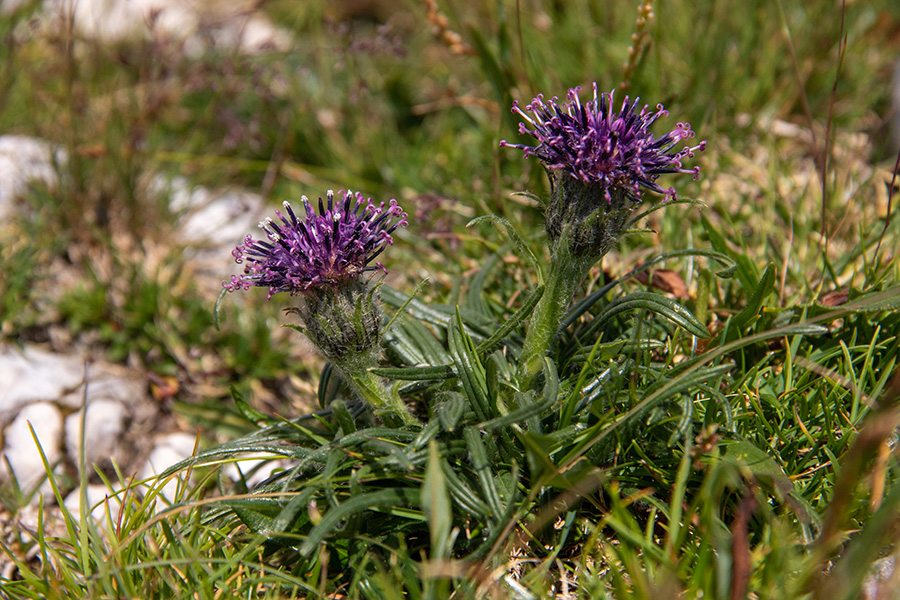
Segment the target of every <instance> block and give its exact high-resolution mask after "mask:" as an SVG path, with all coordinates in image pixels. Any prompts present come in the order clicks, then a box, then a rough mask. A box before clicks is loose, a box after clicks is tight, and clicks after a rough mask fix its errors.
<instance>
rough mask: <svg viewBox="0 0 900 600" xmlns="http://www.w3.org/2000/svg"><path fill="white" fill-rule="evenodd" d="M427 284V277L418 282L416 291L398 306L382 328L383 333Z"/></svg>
mask: <svg viewBox="0 0 900 600" xmlns="http://www.w3.org/2000/svg"><path fill="white" fill-rule="evenodd" d="M427 283H428V278H427V277H426V278H425V279H423V280H422V281H420V282H419V285H417V286H416V289H415V290H413V293H412V295H411V296H410V297H409V298H408V299H407V300H406V302H404V303H403V304H401V305H400V308H399V309H397V312H396V313H394V316H393V317H391V320H390V321H388V324H387V325H385V327H384V331H385V332H387V331H390V329H391V326H392V325H393V324H394V321H395V320H396V319H397V317H399V316H400V315H402V314H403V311H404V310H406V307H407V306H408V305H409V303H410V302H412V301H413V300H414V299H415V297H416V296H418V295H419V294H420V293H421V292H422V288H424V287H425V284H427ZM379 285H380V284H379Z"/></svg>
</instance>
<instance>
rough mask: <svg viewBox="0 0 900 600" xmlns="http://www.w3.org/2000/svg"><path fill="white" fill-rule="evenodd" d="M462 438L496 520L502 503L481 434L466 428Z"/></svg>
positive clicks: (483, 493)
mask: <svg viewBox="0 0 900 600" xmlns="http://www.w3.org/2000/svg"><path fill="white" fill-rule="evenodd" d="M463 436H464V437H465V440H466V447H467V448H468V449H469V455H470V456H471V457H472V467H473V468H474V469H475V474H476V476H477V477H478V482H479V483H480V484H481V492H482V495H483V496H484V499H485V501H486V503H487V505H488V507H490V510H491V512H492V513H493V516H494V518H495V519H496V518H498V517H500V515H502V514H503V503H502V502H501V501H500V494H499V493H498V492H497V486H496V484H495V482H494V478H493V473H492V471H491V466H490V462H489V461H488V458H487V452H486V451H485V449H484V442H483V441H482V439H481V432H480V431H479V430H478V429H477V428H475V427H466V428H465V429H464V430H463Z"/></svg>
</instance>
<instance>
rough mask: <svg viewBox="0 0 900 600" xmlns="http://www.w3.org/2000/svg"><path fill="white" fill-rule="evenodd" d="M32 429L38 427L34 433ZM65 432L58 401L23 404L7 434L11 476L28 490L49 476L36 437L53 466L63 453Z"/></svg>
mask: <svg viewBox="0 0 900 600" xmlns="http://www.w3.org/2000/svg"><path fill="white" fill-rule="evenodd" d="M29 425H30V427H29ZM31 429H34V437H32V434H31ZM62 434H63V418H62V414H61V413H60V411H59V409H58V408H56V407H55V406H54V405H52V404H50V403H47V402H38V403H35V404H29V405H28V406H26V407H25V408H23V409H22V410H21V411H20V412H19V415H18V416H17V417H16V418H15V420H14V421H13V422H12V424H11V425H10V426H9V427H7V428H6V432H5V435H4V442H5V443H4V448H3V455H4V457H5V458H6V460H7V461H8V462H9V466H10V467H11V468H12V473H8V474H7V476H10V475H11V476H13V477H15V479H16V481H17V482H18V485H19V487H20V488H21V489H22V490H23V491H25V492H26V493H28V492H30V491H32V490H33V489H34V487H35V486H36V485H37V484H38V482H40V481H41V480H42V479H43V478H44V477H45V476H46V470H45V469H44V463H43V461H42V460H41V452H40V451H39V450H38V447H37V445H36V444H35V439H34V438H37V442H38V443H39V444H40V448H41V450H43V453H44V455H45V456H46V458H47V462H48V463H49V464H50V465H51V466H53V465H54V464H55V463H56V462H57V461H58V460H59V458H60V456H61V455H62V449H61V447H62ZM43 489H46V488H42V491H43Z"/></svg>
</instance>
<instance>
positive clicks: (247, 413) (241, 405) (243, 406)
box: [229, 386, 278, 425]
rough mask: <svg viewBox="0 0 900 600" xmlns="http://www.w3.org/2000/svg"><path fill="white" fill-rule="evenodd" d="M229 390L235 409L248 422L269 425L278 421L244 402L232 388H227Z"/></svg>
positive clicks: (241, 396) (239, 394)
mask: <svg viewBox="0 0 900 600" xmlns="http://www.w3.org/2000/svg"><path fill="white" fill-rule="evenodd" d="M229 389H230V390H231V397H232V399H233V400H234V403H235V405H236V406H237V409H238V410H239V411H240V413H241V414H242V415H243V416H244V418H245V419H247V420H248V421H252V422H253V423H256V424H257V425H270V424H272V423H275V422H277V421H278V420H277V419H275V418H274V417H272V416H270V415H267V414H264V413H261V412H259V411H258V410H256V409H255V408H253V407H252V406H250V405H249V404H247V403H246V402H245V401H244V397H243V395H241V393H240V392H239V391H237V389H235V387H234V386H231V387H230V388H229Z"/></svg>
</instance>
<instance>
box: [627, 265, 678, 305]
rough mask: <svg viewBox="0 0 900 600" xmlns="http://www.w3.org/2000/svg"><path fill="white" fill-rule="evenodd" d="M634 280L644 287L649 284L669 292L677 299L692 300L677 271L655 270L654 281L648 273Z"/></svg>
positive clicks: (639, 275)
mask: <svg viewBox="0 0 900 600" xmlns="http://www.w3.org/2000/svg"><path fill="white" fill-rule="evenodd" d="M634 278H635V279H636V280H638V281H639V282H640V283H643V284H644V285H647V283H648V282H649V283H650V286H651V287H653V288H656V289H658V290H662V291H664V292H668V293H669V294H672V295H674V296H675V297H676V298H680V299H684V298H690V294H689V293H688V288H687V285H686V284H685V283H684V279H682V278H681V275H679V274H678V272H677V271H673V270H671V269H654V270H653V279H652V280H651V279H650V274H649V273H648V272H647V271H641V272H640V273H638V274H637V275H635V276H634Z"/></svg>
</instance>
